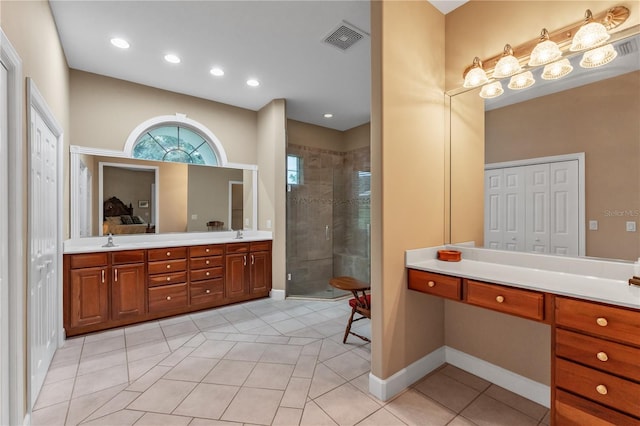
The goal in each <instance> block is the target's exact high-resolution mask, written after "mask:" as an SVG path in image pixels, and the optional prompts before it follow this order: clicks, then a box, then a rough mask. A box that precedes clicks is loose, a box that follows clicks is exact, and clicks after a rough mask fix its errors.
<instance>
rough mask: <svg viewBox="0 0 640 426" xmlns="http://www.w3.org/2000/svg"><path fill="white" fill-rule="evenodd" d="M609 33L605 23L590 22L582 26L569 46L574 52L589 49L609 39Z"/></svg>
mask: <svg viewBox="0 0 640 426" xmlns="http://www.w3.org/2000/svg"><path fill="white" fill-rule="evenodd" d="M609 37H611V36H610V35H609V33H608V32H607V29H606V28H605V27H604V25H602V24H600V23H598V22H589V23H588V24H585V25H583V26H582V27H580V29H579V30H578V32H577V33H576V35H575V36H573V41H572V42H571V47H570V48H569V49H570V50H571V51H572V52H577V51H580V50H585V49H589V48H591V47H594V46H598V45H600V44H602V43H604V42H605V41H607V40H609Z"/></svg>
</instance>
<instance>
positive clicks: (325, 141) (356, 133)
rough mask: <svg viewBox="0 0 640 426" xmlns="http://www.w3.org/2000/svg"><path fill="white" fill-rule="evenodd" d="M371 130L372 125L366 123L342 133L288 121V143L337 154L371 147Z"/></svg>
mask: <svg viewBox="0 0 640 426" xmlns="http://www.w3.org/2000/svg"><path fill="white" fill-rule="evenodd" d="M370 129H371V125H370V124H369V123H366V124H362V125H360V126H357V127H354V128H352V129H349V130H345V131H343V132H341V131H339V130H334V129H329V128H327V127H322V126H316V125H315V124H309V123H302V122H300V121H296V120H287V143H290V144H294V145H302V146H309V147H313V148H321V149H328V150H330V151H337V152H347V151H353V150H354V149H358V148H364V147H368V146H369V144H370V141H371V137H370V133H371V130H370Z"/></svg>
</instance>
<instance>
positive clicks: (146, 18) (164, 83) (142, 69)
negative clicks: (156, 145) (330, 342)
mask: <svg viewBox="0 0 640 426" xmlns="http://www.w3.org/2000/svg"><path fill="white" fill-rule="evenodd" d="M431 3H432V4H434V6H436V7H437V8H438V9H439V10H441V11H442V12H443V13H448V12H449V11H451V10H453V9H455V8H456V7H458V6H460V5H461V4H463V3H465V1H432V2H431ZM50 4H51V10H52V12H53V16H54V19H55V22H56V25H57V28H58V33H59V35H60V39H61V42H62V46H63V49H64V52H65V55H66V58H67V61H68V64H69V67H71V68H73V69H77V70H82V71H87V72H91V73H95V74H100V75H105V76H109V77H113V78H117V79H122V80H126V81H131V82H135V83H139V84H144V85H147V86H152V87H156V88H160V89H164V90H169V91H172V92H177V93H183V94H186V95H191V96H197V97H200V98H204V99H209V100H213V101H217V102H222V103H225V104H229V105H234V106H238V107H241V108H246V109H250V110H254V111H257V110H259V109H260V108H262V107H263V106H265V105H266V104H268V103H269V102H270V101H271V100H273V99H281V98H284V99H286V100H287V116H288V118H291V119H294V120H298V121H302V122H306V123H312V124H316V125H319V126H323V127H328V128H333V129H337V130H347V129H350V128H353V127H356V126H359V125H361V124H364V123H367V122H368V121H369V116H370V86H371V72H370V63H371V59H370V37H369V34H370V31H371V28H370V13H369V10H370V8H369V2H368V1H366V0H357V1H326V0H324V1H238V0H236V1H88V0H80V1H72V0H71V1H70V0H51V1H50ZM341 25H345V26H346V27H348V28H350V29H354V30H355V31H357V32H359V33H360V34H362V35H363V37H362V38H361V39H360V40H359V41H357V42H356V43H354V44H353V45H352V46H351V47H350V48H348V49H347V50H344V51H343V50H341V49H339V48H337V47H334V46H332V45H328V44H326V43H324V39H325V38H326V37H327V36H328V35H329V34H330V33H332V32H333V31H334V30H336V29H337V28H338V27H339V26H341ZM113 37H120V38H124V39H126V40H127V41H128V42H129V43H130V48H129V49H126V50H122V49H118V48H116V47H114V46H112V45H111V44H110V42H109V40H110V39H111V38H113ZM168 53H173V54H175V55H178V56H179V57H180V58H181V62H180V63H179V64H171V63H168V62H166V61H165V60H164V59H163V57H164V55H166V54H168ZM214 66H218V67H221V68H223V69H224V71H225V75H224V76H222V77H214V76H213V75H211V74H210V72H209V70H210V69H211V68H212V67H214ZM249 78H255V79H258V80H259V81H260V86H258V87H249V86H247V84H246V80H247V79H249ZM175 112H182V111H175ZM325 113H332V114H333V117H332V118H330V119H328V118H325V117H324V116H323V115H324V114H325Z"/></svg>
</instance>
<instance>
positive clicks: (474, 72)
mask: <svg viewBox="0 0 640 426" xmlns="http://www.w3.org/2000/svg"><path fill="white" fill-rule="evenodd" d="M487 81H489V79H488V78H487V73H486V72H484V70H483V69H482V62H480V58H478V57H477V56H476V57H475V58H473V65H472V66H471V69H470V70H469V72H467V75H465V76H464V84H463V86H464V87H476V86H480V85H481V84H484V83H486V82H487Z"/></svg>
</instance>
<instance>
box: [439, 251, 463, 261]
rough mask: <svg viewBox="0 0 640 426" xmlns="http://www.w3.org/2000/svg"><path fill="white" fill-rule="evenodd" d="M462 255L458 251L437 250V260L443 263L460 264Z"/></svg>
mask: <svg viewBox="0 0 640 426" xmlns="http://www.w3.org/2000/svg"><path fill="white" fill-rule="evenodd" d="M461 259H462V253H460V251H459V250H438V260H444V261H445V262H460V260H461Z"/></svg>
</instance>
